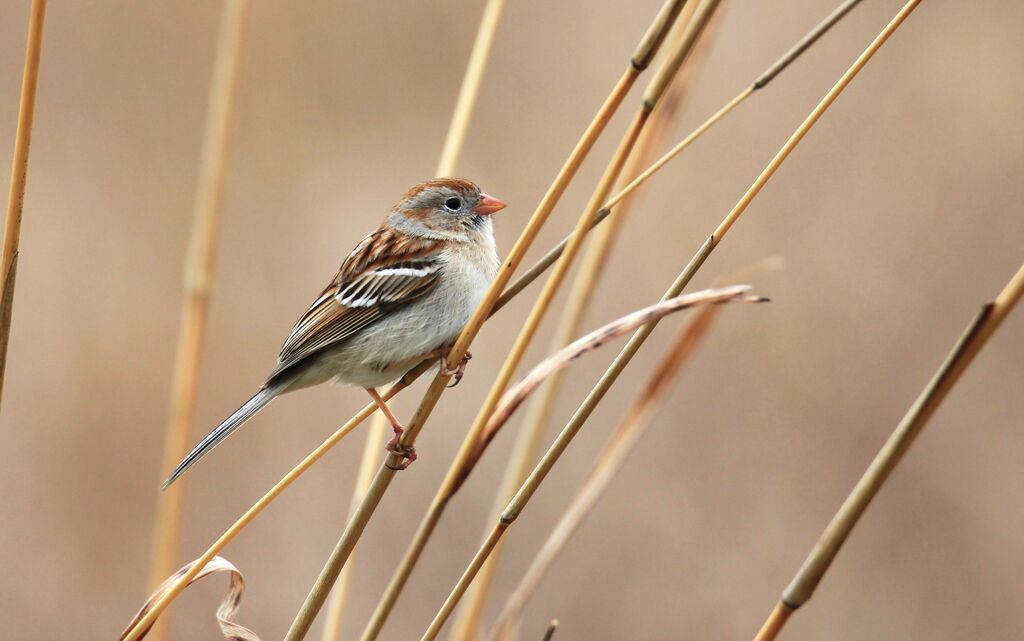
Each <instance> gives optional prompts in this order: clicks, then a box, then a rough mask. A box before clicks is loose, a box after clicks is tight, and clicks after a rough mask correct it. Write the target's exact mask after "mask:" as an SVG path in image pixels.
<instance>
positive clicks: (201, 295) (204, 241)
mask: <svg viewBox="0 0 1024 641" xmlns="http://www.w3.org/2000/svg"><path fill="white" fill-rule="evenodd" d="M247 10H248V2H247V0H225V2H224V5H223V8H222V13H221V22H220V31H219V33H218V35H217V52H216V57H215V61H214V67H213V77H212V80H211V85H210V98H209V103H208V105H207V111H206V128H205V131H204V133H203V143H202V144H203V146H202V151H201V156H200V161H199V176H198V186H197V189H196V200H195V209H194V214H193V222H192V231H191V237H190V239H189V251H188V257H187V259H186V264H185V283H184V285H185V297H184V300H183V301H182V312H181V325H180V328H181V329H180V333H179V335H178V349H177V355H176V357H175V365H174V378H173V384H172V393H171V409H170V415H169V417H168V422H167V430H166V432H165V436H164V456H163V465H162V466H161V468H160V469H161V470H166V469H171V468H172V467H174V465H175V464H176V463H177V461H180V460H181V459H182V458H183V457H184V456H185V453H186V452H187V451H188V442H189V434H190V433H191V431H192V420H193V418H194V416H195V406H196V396H197V392H198V387H199V368H200V365H201V359H202V350H203V343H204V339H205V335H206V326H207V315H208V312H209V307H210V291H211V288H212V284H213V270H214V262H215V259H216V251H217V240H218V237H219V235H220V226H221V216H222V212H223V208H224V182H225V174H226V167H227V155H228V145H229V142H230V137H231V125H232V112H233V105H234V97H235V89H236V87H237V85H238V68H239V60H240V58H241V49H242V42H243V35H244V24H245V15H246V12H247ZM183 492H184V487H183V485H182V484H179V485H176V486H173V487H170V488H168V489H167V491H165V492H161V493H160V494H159V495H158V496H157V502H156V519H155V523H154V532H153V548H152V552H151V558H150V573H149V577H150V581H149V582H150V585H152V586H157V585H160V583H161V582H163V581H164V579H166V578H167V577H168V576H169V575H170V574H171V573H173V572H174V571H175V569H176V568H177V567H178V563H177V560H176V557H177V550H178V534H179V530H180V527H181V506H182V501H183V495H182V493H183ZM164 633H165V631H164V627H163V626H162V625H157V626H156V627H155V628H154V630H153V631H152V633H151V637H152V638H154V639H156V640H159V639H162V638H163V637H164Z"/></svg>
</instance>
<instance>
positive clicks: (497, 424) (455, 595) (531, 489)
mask: <svg viewBox="0 0 1024 641" xmlns="http://www.w3.org/2000/svg"><path fill="white" fill-rule="evenodd" d="M692 266H693V263H692V262H691V264H690V265H688V266H687V268H686V269H684V270H683V273H681V274H680V275H679V277H678V278H676V280H675V282H674V283H673V284H672V286H671V287H670V288H669V291H667V292H666V293H665V295H664V296H663V297H662V299H661V301H662V302H661V304H665V303H666V302H668V301H680V300H683V299H686V298H689V297H690V296H701V295H706V292H698V293H696V294H691V295H689V296H681V297H680V296H679V294H680V293H681V292H682V289H683V285H684V281H686V280H688V279H687V274H688V273H691V274H692V272H691V271H690V270H691V267H692ZM708 291H723V290H708ZM747 300H749V301H750V302H760V301H762V300H766V299H759V298H750V299H747ZM660 320H661V317H660V316H658V317H654V318H652V319H650V320H648V321H646V322H644V323H643V324H639V323H638V324H637V325H634V327H637V326H638V327H639V329H637V330H636V332H635V333H634V334H633V336H632V337H630V339H629V342H628V343H627V344H626V347H624V348H623V349H622V351H621V352H619V354H618V356H616V358H615V361H614V363H613V364H612V366H611V367H610V368H609V370H608V371H606V372H605V374H604V375H603V376H602V377H601V381H600V382H599V383H598V385H597V387H595V388H594V390H593V391H592V392H591V393H590V394H589V395H588V396H587V399H586V401H584V404H583V405H582V406H581V407H580V409H579V410H577V412H576V414H575V415H573V417H572V419H571V420H570V421H569V423H568V424H567V425H566V426H565V427H564V428H563V429H562V431H561V432H560V433H559V435H558V436H557V437H556V438H555V441H554V443H553V444H552V445H551V447H550V448H548V451H547V452H546V453H545V454H544V456H543V457H541V460H540V461H539V462H538V463H537V465H536V466H535V467H534V468H533V470H532V471H531V472H530V475H529V476H528V478H527V480H526V481H525V482H524V483H523V484H522V485H521V486H520V487H519V488H518V490H517V492H516V494H515V496H514V497H513V498H512V500H511V501H510V502H509V504H508V506H507V507H506V508H505V510H504V511H503V512H502V513H501V515H500V516H499V518H498V523H497V525H495V526H494V528H493V529H492V530H491V532H490V533H489V534H488V536H487V538H486V539H485V540H484V542H483V543H482V544H481V545H480V548H479V550H478V551H477V553H476V554H475V555H474V557H473V560H472V561H471V562H470V564H469V566H468V567H467V568H466V570H465V572H463V574H462V576H461V577H460V579H459V581H458V583H457V584H456V586H455V588H454V589H453V590H452V592H451V594H449V596H448V598H447V599H446V600H445V602H444V604H443V605H442V606H441V609H440V611H439V612H438V613H437V615H436V616H435V617H434V620H433V621H432V622H431V624H430V626H429V627H428V628H427V631H426V632H425V633H424V634H423V637H422V641H432V640H433V639H436V638H437V635H438V634H439V633H440V632H441V628H442V627H444V624H445V621H447V619H448V617H449V616H450V615H451V613H452V611H453V610H454V609H455V606H456V605H458V602H459V599H460V598H461V597H462V595H463V594H465V591H466V588H468V587H469V584H470V583H471V582H472V581H473V578H474V577H475V576H476V573H477V572H479V570H480V567H481V566H482V565H483V563H484V562H485V561H486V560H487V557H488V556H489V555H490V553H491V551H493V550H494V548H495V546H496V545H497V544H498V542H499V541H500V540H501V538H502V536H503V535H504V533H505V531H506V530H507V529H508V528H509V527H510V526H511V524H512V523H513V522H514V521H515V520H516V518H517V517H518V515H519V514H520V513H521V512H522V510H523V508H524V507H525V506H526V504H527V503H528V502H529V500H530V498H531V497H532V496H533V494H534V493H535V492H536V491H537V489H538V487H539V486H540V484H541V483H542V482H543V481H544V478H545V477H546V476H547V474H548V472H550V471H551V468H552V467H554V464H555V463H556V462H557V461H558V459H559V458H560V457H561V455H562V454H563V453H564V452H565V450H566V448H568V446H569V443H571V442H572V439H573V438H574V437H575V435H576V434H577V433H578V432H579V430H580V429H581V428H582V427H583V424H584V423H585V422H586V420H587V419H588V418H589V417H590V414H591V413H592V412H593V410H594V408H595V407H596V406H597V403H598V402H600V400H601V397H603V395H604V393H605V392H607V391H608V388H610V387H611V385H612V383H613V382H614V381H615V379H617V378H618V375H619V374H620V373H621V372H622V370H623V369H624V368H625V366H626V365H627V364H628V363H629V361H630V360H631V359H632V358H633V356H634V355H635V354H636V352H637V351H638V350H639V349H640V346H641V345H642V344H643V342H644V341H645V340H646V339H647V337H648V336H650V334H651V332H652V331H654V328H655V327H656V326H657V324H658V322H659V321H660ZM567 349H568V348H567ZM538 369H539V368H538ZM535 371H536V370H535ZM533 375H534V372H531V373H530V374H528V375H527V376H526V377H525V378H524V379H523V382H522V383H520V384H518V385H517V386H516V389H515V390H512V391H510V392H509V394H508V395H507V396H508V397H509V398H506V399H504V400H503V402H502V407H500V408H498V410H496V411H495V413H494V415H493V416H492V418H491V420H489V421H488V424H487V428H486V432H485V435H484V436H483V437H482V439H483V440H484V441H486V440H489V438H490V437H491V436H493V435H494V434H496V433H497V431H498V430H499V429H501V427H502V426H503V425H504V424H505V422H506V421H507V420H508V418H509V415H510V414H511V411H512V410H514V409H515V407H516V402H517V401H518V402H521V400H522V399H521V398H517V397H516V395H517V393H518V390H519V388H521V387H523V386H524V383H526V382H527V381H529V379H530V378H531V377H532V376H533Z"/></svg>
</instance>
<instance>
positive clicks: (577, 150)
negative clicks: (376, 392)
mask: <svg viewBox="0 0 1024 641" xmlns="http://www.w3.org/2000/svg"><path fill="white" fill-rule="evenodd" d="M685 2H686V0H666V2H665V4H664V5H663V6H662V8H661V10H660V11H659V13H658V15H657V16H656V17H655V19H654V21H653V22H652V24H651V27H650V28H649V29H648V31H647V33H646V34H645V35H644V36H643V38H642V39H641V42H640V44H639V46H638V47H637V49H636V50H635V52H634V54H633V56H632V57H631V58H630V61H629V65H628V67H627V69H626V71H625V72H624V73H623V75H622V77H621V78H620V79H619V80H618V82H617V83H616V84H615V86H614V88H613V89H612V91H611V93H610V94H609V95H608V97H607V98H606V99H605V101H604V103H602V105H601V107H600V108H599V109H598V112H597V114H596V115H595V116H594V118H593V119H592V121H591V122H590V124H589V125H588V126H587V128H586V130H584V132H583V134H582V136H581V137H580V139H579V141H578V142H577V143H576V146H575V147H574V148H573V150H572V152H571V153H570V155H569V158H568V159H567V160H566V161H565V163H564V165H563V166H562V168H561V169H560V170H559V173H558V175H557V176H556V178H555V180H554V182H553V183H552V185H551V187H549V188H548V191H547V193H546V194H545V195H544V198H543V199H542V200H541V202H540V204H539V205H538V207H537V209H536V210H535V211H534V214H533V216H531V218H530V220H529V221H528V222H527V225H526V227H525V228H524V230H523V232H522V233H521V234H520V237H519V239H518V240H517V241H516V243H515V245H514V246H513V248H512V250H511V251H510V252H509V255H508V257H507V258H506V259H505V262H504V263H503V265H502V267H501V269H499V271H498V275H497V277H496V278H495V281H494V283H492V285H491V287H490V288H489V289H488V291H487V293H486V294H485V296H484V299H483V300H482V301H481V303H480V305H479V306H478V307H477V310H476V312H474V314H473V316H472V318H470V320H469V322H468V323H467V324H466V327H465V328H464V329H463V331H462V334H461V335H460V337H459V339H458V341H457V342H456V344H455V346H454V347H453V348H452V351H451V352H450V355H449V365H452V366H453V367H452V369H454V366H455V365H457V364H458V363H460V362H461V361H462V357H463V356H464V355H465V353H466V351H467V349H468V347H469V344H470V343H471V342H472V340H473V338H475V337H476V334H477V332H479V330H480V327H481V326H482V325H483V322H484V321H485V320H486V319H487V318H488V317H489V316H490V315H491V313H492V312H493V311H494V309H493V308H494V303H495V301H496V300H497V299H498V297H499V294H500V292H501V290H502V289H503V288H504V287H505V286H506V285H507V284H508V281H509V280H510V279H511V277H512V273H513V272H514V271H515V269H516V268H517V267H518V266H519V264H520V263H521V262H522V260H523V258H524V256H525V254H526V251H527V250H528V249H529V247H530V245H531V244H532V243H533V241H534V239H535V238H536V236H537V234H538V233H539V231H540V228H541V227H542V226H543V224H544V222H546V220H547V218H548V216H549V215H550V213H551V211H552V210H553V209H554V207H555V205H556V204H557V203H558V200H559V199H560V198H561V196H562V194H563V193H564V192H565V189H566V188H567V187H568V185H569V182H570V181H571V180H572V178H573V177H574V176H575V175H576V172H577V171H578V169H579V167H580V165H581V164H582V163H583V160H584V159H585V158H586V156H587V154H588V153H589V152H590V150H591V148H592V147H593V145H594V143H595V142H596V140H597V138H598V136H599V135H600V134H601V132H603V131H604V128H605V127H606V126H607V124H608V121H609V120H611V117H612V116H613V115H614V113H615V111H616V110H617V109H618V107H619V105H620V104H621V102H622V100H623V98H624V97H625V95H626V93H627V92H628V90H629V89H630V87H632V85H633V83H634V82H635V81H636V79H637V77H638V76H639V75H640V73H642V72H643V70H644V69H646V68H647V65H648V64H650V61H651V58H653V56H654V54H655V53H656V52H657V49H658V47H659V46H660V44H661V41H662V40H663V39H664V37H665V34H666V33H667V30H668V26H669V25H670V24H671V23H672V21H673V20H674V19H675V17H676V16H677V15H678V14H679V11H680V10H681V9H682V7H683V5H684V4H685ZM433 364H434V363H432V362H424V363H422V364H420V365H419V366H417V367H416V368H414V369H413V370H412V371H410V372H409V373H407V374H406V375H405V376H404V377H403V379H402V380H401V381H399V382H398V383H395V384H394V385H393V386H392V387H391V388H389V389H388V390H387V392H386V393H385V394H384V395H383V396H384V399H385V400H387V399H390V398H391V397H393V396H394V395H395V394H397V393H399V392H400V391H402V390H403V389H405V388H406V387H408V386H409V385H410V384H412V382H413V381H414V380H415V379H416V378H417V377H418V376H419V375H421V374H422V373H423V372H425V371H426V370H428V369H430V367H431V366H432V365H433ZM450 378H451V377H450V376H446V375H443V374H438V375H437V376H436V377H435V378H434V380H433V381H432V383H431V385H430V387H429V388H428V389H427V392H426V393H425V394H424V397H423V399H422V401H421V403H420V407H419V408H418V409H417V411H416V413H415V414H414V416H413V419H412V421H411V422H410V423H409V424H408V425H407V427H406V431H405V434H404V436H405V439H404V440H403V443H402V444H403V445H406V446H411V445H412V444H413V443H414V442H415V438H416V436H417V435H418V433H419V430H420V429H421V428H422V425H423V422H424V421H425V420H426V418H427V416H429V414H430V412H431V411H432V410H433V408H434V406H435V405H436V404H437V401H438V399H439V398H440V396H441V394H442V393H443V392H444V389H445V387H446V386H447V384H448V381H449V380H450ZM375 409H376V405H375V404H373V403H370V404H368V405H366V406H365V407H364V408H363V409H362V410H361V411H360V412H358V413H357V414H356V415H355V416H353V417H352V418H351V419H349V420H348V421H347V422H346V423H345V424H344V425H342V426H341V427H340V428H338V430H337V431H335V433H334V434H332V435H331V436H330V437H329V438H328V439H327V440H325V441H324V442H323V443H322V444H321V445H320V446H319V447H317V448H316V449H315V450H313V452H311V453H310V454H309V455H307V456H306V458H304V459H303V460H302V461H301V462H300V463H299V464H298V465H296V466H295V467H294V468H292V470H291V471H290V472H288V474H286V475H285V476H284V477H283V478H282V479H281V480H280V481H278V482H277V483H276V484H275V485H274V487H272V488H271V489H270V490H269V491H268V492H267V493H266V494H265V495H264V496H263V497H262V498H260V500H258V501H257V502H256V503H254V504H253V506H252V507H250V508H249V509H248V510H247V511H246V512H245V514H243V515H242V516H241V517H240V518H239V519H238V520H237V521H235V523H234V524H232V525H231V527H229V528H228V529H227V530H226V531H225V532H224V533H223V534H222V535H221V536H220V537H219V538H218V539H217V540H216V541H215V542H214V543H213V544H212V545H211V546H210V547H209V548H208V549H207V550H206V552H204V553H203V555H202V556H201V557H199V559H198V560H197V561H196V563H195V565H194V566H193V569H192V571H191V572H190V573H186V574H185V575H183V576H182V577H181V578H180V579H179V580H178V581H177V582H176V583H175V585H174V586H172V587H171V588H170V589H168V590H167V592H166V593H165V594H164V595H163V596H162V597H161V598H160V599H158V600H157V601H156V602H155V603H154V604H153V606H152V608H151V609H150V610H149V612H147V613H146V615H145V616H144V617H143V618H142V619H140V620H139V621H138V622H137V623H136V625H135V627H134V628H133V629H132V630H130V631H128V633H127V634H126V635H125V637H124V640H125V641H138V639H139V637H140V635H141V633H142V631H143V630H145V629H146V628H148V627H149V626H151V625H152V623H153V621H155V620H156V619H157V618H158V617H159V616H160V614H162V613H163V611H164V610H165V609H167V606H168V605H170V603H171V601H173V600H174V599H175V598H177V596H178V595H179V594H180V593H181V591H182V590H183V589H184V588H185V586H187V585H188V582H189V581H190V580H191V579H192V578H194V576H195V574H197V573H198V572H199V571H200V570H201V568H202V567H203V565H204V564H205V563H207V562H209V561H210V559H212V558H213V557H214V556H216V554H217V553H218V552H219V551H220V550H221V549H223V548H224V546H226V545H227V544H228V543H229V542H231V540H232V539H234V537H235V536H237V535H238V533H239V532H241V531H242V530H243V529H244V528H245V527H246V526H247V525H248V524H249V523H251V522H252V520H253V519H254V518H256V516H258V515H259V513H260V512H262V511H263V509H264V508H266V507H267V506H268V505H269V504H270V503H271V502H273V501H274V499H276V498H277V497H278V496H279V495H280V494H281V493H282V492H283V491H284V490H285V489H287V488H288V486H290V485H291V484H292V483H293V482H294V481H295V480H296V479H297V478H298V477H299V476H301V475H302V474H303V473H304V472H305V471H306V470H307V469H309V468H310V467H311V466H312V465H313V464H314V463H316V462H317V461H318V460H320V458H321V457H323V455H324V454H326V453H327V452H328V451H329V450H330V449H331V448H332V447H334V445H336V444H337V443H338V442H340V441H341V439H343V438H344V437H345V436H346V435H347V434H348V433H349V432H351V431H352V430H353V429H355V428H356V427H357V426H358V425H360V424H361V423H362V422H363V421H364V420H366V418H367V417H369V416H370V415H371V414H372V413H373V412H374V411H375ZM399 462H400V461H399V460H398V457H396V456H388V457H387V458H386V459H385V461H384V464H383V465H382V466H381V467H380V468H379V469H378V471H377V474H376V475H375V476H374V479H373V481H371V483H370V487H369V489H368V490H367V494H366V496H365V497H364V498H363V500H362V501H360V504H359V507H358V508H357V509H356V511H355V513H354V514H353V516H352V518H351V519H350V520H349V524H348V525H347V526H346V528H345V531H344V532H343V533H342V537H341V539H340V540H339V541H338V545H337V546H336V547H335V550H334V552H332V554H331V557H330V558H329V559H328V565H327V567H325V569H324V572H322V573H321V577H320V578H318V580H317V584H316V586H314V590H313V592H311V594H310V596H309V597H308V598H307V603H306V604H304V606H303V608H302V611H301V612H300V614H299V616H298V617H297V620H296V622H293V626H292V629H291V630H289V635H288V638H289V639H290V640H291V641H295V640H296V639H301V638H303V637H304V636H305V634H306V632H307V631H308V630H309V626H310V625H311V624H312V619H313V618H314V616H315V614H316V612H317V611H319V609H320V607H321V606H322V605H323V602H324V600H325V599H326V596H327V592H329V590H330V585H331V584H332V583H333V581H334V579H336V578H337V575H338V573H339V572H340V569H341V566H342V565H343V564H344V561H345V559H347V558H348V555H349V554H350V553H351V551H352V548H353V547H354V545H355V542H356V541H357V540H358V539H359V537H360V536H361V535H362V531H363V529H364V528H365V527H366V524H367V523H368V522H369V519H370V516H371V515H372V514H373V512H374V511H375V510H376V507H377V505H378V504H379V503H380V500H381V498H382V497H383V495H384V493H385V492H386V491H387V487H388V485H390V482H391V480H392V478H393V476H394V473H395V471H396V469H395V468H396V466H397V465H398V463H399Z"/></svg>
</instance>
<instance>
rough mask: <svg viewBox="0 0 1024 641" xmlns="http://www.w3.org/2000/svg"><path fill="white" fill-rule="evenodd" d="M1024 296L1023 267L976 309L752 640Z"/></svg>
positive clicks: (826, 560)
mask: <svg viewBox="0 0 1024 641" xmlns="http://www.w3.org/2000/svg"><path fill="white" fill-rule="evenodd" d="M1022 296H1024V265H1021V267H1020V269H1018V270H1017V273H1016V274H1014V275H1013V277H1012V278H1011V279H1010V281H1009V282H1008V283H1007V284H1006V286H1005V287H1004V288H1003V290H1002V291H1001V292H1000V293H999V296H997V297H996V299H995V300H994V301H992V302H990V303H988V304H986V305H984V306H983V307H982V308H981V311H979V312H978V314H977V315H976V316H975V318H974V319H973V320H972V321H971V323H970V324H969V325H968V326H967V329H966V330H964V332H963V334H962V335H961V336H960V339H959V340H958V341H957V343H956V345H954V346H953V349H952V351H950V353H949V355H948V356H947V357H946V359H945V361H944V362H943V363H942V365H941V366H940V367H939V369H938V370H937V371H936V372H935V375H934V376H932V379H931V380H930V381H929V382H928V385H926V386H925V388H924V390H922V392H921V394H920V395H919V396H918V397H917V400H916V401H914V404H913V405H912V406H911V407H910V409H909V410H908V411H907V413H906V415H905V416H904V417H903V420H901V421H900V422H899V424H898V425H897V426H896V429H895V430H894V431H893V433H892V434H891V435H890V436H889V439H888V440H887V441H886V442H885V444H884V445H883V446H882V449H881V450H879V452H878V454H877V455H876V456H875V458H874V460H873V461H872V462H871V465H869V466H868V468H867V470H865V472H864V475H863V476H861V478H860V480H859V481H857V484H856V485H855V486H854V488H853V490H852V491H851V492H850V494H849V496H847V497H846V500H845V501H843V504H842V505H841V506H840V508H839V510H838V511H837V512H836V514H835V516H833V517H832V520H831V521H830V522H829V524H828V527H826V528H825V529H824V531H823V532H822V533H821V536H820V537H819V539H818V542H817V543H816V544H815V546H814V548H813V549H812V550H811V553H810V554H809V555H808V557H807V559H806V560H805V561H804V563H803V565H801V566H800V569H799V570H798V571H797V573H796V576H794V577H793V580H792V581H791V582H790V584H789V586H788V587H787V588H786V590H785V591H784V592H783V593H782V598H781V599H780V600H779V602H778V604H777V605H776V606H775V609H774V610H773V611H772V614H771V615H770V616H769V617H768V620H767V621H766V622H765V624H764V625H763V626H762V627H761V630H760V632H758V634H757V636H756V637H755V639H757V641H771V640H773V639H775V637H776V636H777V635H778V633H779V632H780V631H781V629H782V627H783V625H785V622H786V620H787V619H788V618H789V615H790V614H791V613H792V612H793V611H795V610H796V609H797V608H799V607H800V606H802V605H803V604H805V603H807V601H809V600H810V598H811V596H813V595H814V591H815V589H816V588H817V587H818V584H819V583H820V582H821V579H822V577H824V576H825V572H827V571H828V568H829V566H831V565H832V562H833V561H834V560H835V558H836V555H837V554H838V553H839V550H840V549H841V548H842V546H843V543H844V542H845V541H846V539H847V537H849V536H850V532H851V531H853V527H854V526H855V525H856V524H857V521H859V520H860V517H861V516H862V515H863V514H864V511H865V510H866V509H867V508H868V506H869V505H871V501H872V500H873V499H874V498H875V496H876V495H877V494H878V491H879V490H881V489H882V486H883V485H884V484H885V482H886V480H888V478H889V476H890V474H892V471H893V470H894V469H895V468H896V466H897V465H898V464H899V462H900V461H901V460H903V456H904V455H905V454H906V453H907V450H909V449H910V446H911V445H913V443H914V440H915V439H916V438H917V437H918V435H919V434H920V433H921V431H922V430H923V429H924V428H925V426H926V425H927V424H928V421H929V420H930V419H931V417H932V416H933V415H934V414H935V411H936V410H937V409H938V408H939V406H940V405H941V404H942V401H944V400H945V398H946V396H948V395H949V392H950V390H952V389H953V387H954V386H955V385H956V384H957V381H959V380H960V377H961V376H962V375H963V373H964V371H966V369H967V368H968V367H970V365H971V363H972V362H973V361H974V357H975V356H977V355H978V352H980V351H981V349H982V348H983V347H984V346H985V344H986V343H987V342H988V339H989V338H991V336H992V334H994V333H995V331H996V330H997V329H998V328H999V326H1000V325H1001V324H1002V322H1003V320H1004V319H1005V318H1006V316H1007V315H1008V314H1009V313H1010V312H1011V311H1012V310H1013V308H1014V307H1015V306H1016V305H1017V303H1018V302H1019V301H1020V299H1021V297H1022Z"/></svg>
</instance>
